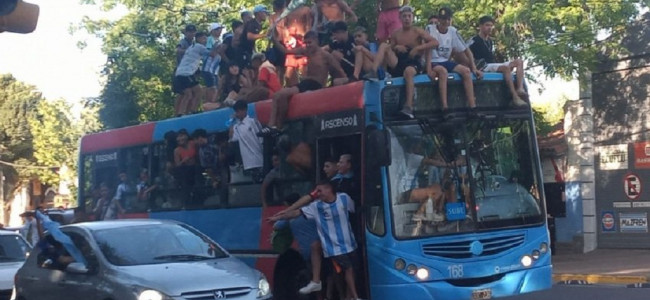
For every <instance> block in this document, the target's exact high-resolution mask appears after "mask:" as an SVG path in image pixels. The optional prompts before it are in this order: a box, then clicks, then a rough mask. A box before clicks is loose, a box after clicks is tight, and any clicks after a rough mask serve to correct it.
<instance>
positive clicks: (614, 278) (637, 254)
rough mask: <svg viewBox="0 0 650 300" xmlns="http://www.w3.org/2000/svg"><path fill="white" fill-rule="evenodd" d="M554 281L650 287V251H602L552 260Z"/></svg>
mask: <svg viewBox="0 0 650 300" xmlns="http://www.w3.org/2000/svg"><path fill="white" fill-rule="evenodd" d="M552 262H553V281H554V282H556V283H558V282H566V281H578V282H582V283H587V284H617V285H629V284H636V283H650V250H638V249H634V250H627V249H598V250H595V251H592V252H589V253H585V254H576V253H564V254H563V253H558V254H557V255H554V256H553V258H552Z"/></svg>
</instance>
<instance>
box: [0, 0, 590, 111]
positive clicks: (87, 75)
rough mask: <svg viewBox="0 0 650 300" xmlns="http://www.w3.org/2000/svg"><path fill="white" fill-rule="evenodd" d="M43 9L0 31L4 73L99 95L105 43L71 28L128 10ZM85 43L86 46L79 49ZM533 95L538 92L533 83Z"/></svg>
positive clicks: (48, 3) (550, 97)
mask: <svg viewBox="0 0 650 300" xmlns="http://www.w3.org/2000/svg"><path fill="white" fill-rule="evenodd" d="M26 1H27V2H30V3H34V4H37V5H39V6H40V17H39V20H38V26H37V27H36V30H35V31H34V32H33V33H31V34H15V33H7V32H5V33H0V44H1V45H4V47H0V74H4V73H11V74H13V75H14V77H16V78H17V79H18V80H20V81H23V82H26V83H28V84H31V85H34V86H36V88H37V89H38V90H40V91H41V92H42V93H43V96H44V97H45V98H47V99H57V98H63V99H66V100H68V101H70V102H71V103H77V102H78V101H79V100H80V99H82V98H85V97H96V96H99V94H100V92H101V89H102V77H101V75H100V72H101V70H102V66H103V64H104V63H105V62H106V56H105V55H104V54H103V53H102V52H101V40H99V39H97V38H95V37H92V36H88V35H87V34H84V33H83V32H77V33H75V35H71V34H70V32H69V28H70V25H71V24H77V23H79V22H80V21H81V19H82V18H83V16H85V15H88V16H90V17H91V18H101V17H107V18H110V19H115V18H119V16H121V15H122V14H124V10H121V11H113V12H109V13H106V12H101V11H100V10H99V8H98V7H96V6H91V5H81V4H79V0H26ZM80 40H84V41H86V42H87V47H85V48H84V49H83V50H81V49H79V48H78V47H77V42H78V41H80ZM543 84H544V87H545V89H544V93H543V94H542V95H539V94H538V93H537V92H533V93H531V100H532V101H533V102H546V101H554V100H556V99H558V98H560V97H562V96H563V95H565V96H566V97H568V98H569V99H577V98H578V83H577V82H576V81H573V82H564V81H562V80H560V79H555V80H551V81H549V80H544V81H543ZM529 90H530V91H537V90H538V86H536V85H532V86H530V87H529Z"/></svg>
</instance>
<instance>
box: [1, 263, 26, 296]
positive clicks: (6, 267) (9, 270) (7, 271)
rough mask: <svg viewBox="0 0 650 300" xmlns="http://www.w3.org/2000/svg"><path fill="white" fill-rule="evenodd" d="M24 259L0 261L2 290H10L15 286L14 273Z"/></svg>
mask: <svg viewBox="0 0 650 300" xmlns="http://www.w3.org/2000/svg"><path fill="white" fill-rule="evenodd" d="M23 263H24V261H17V262H6V263H0V290H10V289H12V288H13V286H14V275H16V272H18V269H20V267H21V266H22V265H23Z"/></svg>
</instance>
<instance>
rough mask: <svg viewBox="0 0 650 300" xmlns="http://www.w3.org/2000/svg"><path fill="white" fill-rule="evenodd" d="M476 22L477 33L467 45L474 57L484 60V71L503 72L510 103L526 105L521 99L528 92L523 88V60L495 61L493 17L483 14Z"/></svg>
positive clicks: (526, 95)
mask: <svg viewBox="0 0 650 300" xmlns="http://www.w3.org/2000/svg"><path fill="white" fill-rule="evenodd" d="M478 23H479V27H478V34H477V35H476V36H474V37H473V38H472V39H471V40H470V46H469V49H470V50H471V51H472V54H473V55H474V58H475V59H477V60H483V61H485V63H486V65H485V68H484V69H483V71H484V72H499V73H503V80H504V81H505V82H506V85H507V86H508V89H510V93H511V94H512V105H514V106H526V105H527V103H526V101H524V100H523V99H522V98H526V97H528V93H526V90H525V89H524V61H523V60H521V59H515V60H513V61H507V62H503V63H497V62H496V60H495V58H494V41H493V40H492V39H491V38H490V34H491V33H492V28H494V19H493V18H492V17H491V16H483V17H481V18H480V19H479V20H478ZM515 68H517V87H516V88H515V85H514V83H513V82H512V70H513V69H515Z"/></svg>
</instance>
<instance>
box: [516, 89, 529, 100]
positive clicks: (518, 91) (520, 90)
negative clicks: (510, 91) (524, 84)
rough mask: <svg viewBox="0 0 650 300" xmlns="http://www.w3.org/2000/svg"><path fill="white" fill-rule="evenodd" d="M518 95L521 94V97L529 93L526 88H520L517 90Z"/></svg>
mask: <svg viewBox="0 0 650 300" xmlns="http://www.w3.org/2000/svg"><path fill="white" fill-rule="evenodd" d="M517 95H519V97H521V98H524V97H528V93H527V92H526V90H524V89H518V90H517Z"/></svg>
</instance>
